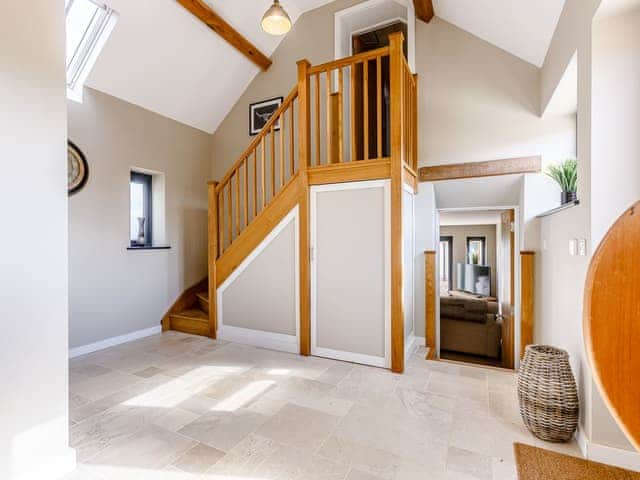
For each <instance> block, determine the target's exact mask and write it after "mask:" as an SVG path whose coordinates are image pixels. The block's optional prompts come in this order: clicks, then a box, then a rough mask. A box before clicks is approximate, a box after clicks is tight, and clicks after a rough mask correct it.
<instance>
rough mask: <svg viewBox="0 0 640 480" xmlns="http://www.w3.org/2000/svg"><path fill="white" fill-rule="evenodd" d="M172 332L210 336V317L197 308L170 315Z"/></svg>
mask: <svg viewBox="0 0 640 480" xmlns="http://www.w3.org/2000/svg"><path fill="white" fill-rule="evenodd" d="M169 320H170V322H171V330H177V331H179V332H183V333H190V334H192V335H203V336H205V337H208V336H209V315H207V314H206V313H205V312H203V311H202V310H200V309H197V308H191V309H188V310H183V311H181V312H180V313H173V314H171V315H169Z"/></svg>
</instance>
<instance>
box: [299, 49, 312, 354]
mask: <svg viewBox="0 0 640 480" xmlns="http://www.w3.org/2000/svg"><path fill="white" fill-rule="evenodd" d="M309 67H310V64H309V62H308V61H307V60H301V61H299V62H298V95H299V99H300V100H299V108H298V115H299V121H298V124H299V128H300V134H299V139H298V141H299V158H300V172H299V174H298V176H299V181H298V199H299V204H300V217H299V220H300V231H299V237H300V354H301V355H310V354H311V272H310V258H309V238H310V232H309V228H310V226H309V225H310V223H309V184H308V180H307V169H308V168H309V166H310V161H311V131H310V123H311V111H310V107H311V98H310V86H309V83H310V82H309Z"/></svg>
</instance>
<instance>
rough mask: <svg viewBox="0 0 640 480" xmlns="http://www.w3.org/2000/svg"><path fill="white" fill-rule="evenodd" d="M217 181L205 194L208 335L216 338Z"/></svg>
mask: <svg viewBox="0 0 640 480" xmlns="http://www.w3.org/2000/svg"><path fill="white" fill-rule="evenodd" d="M217 187H218V182H209V184H208V186H207V194H208V197H209V211H208V215H207V218H208V229H207V230H208V237H209V241H208V262H207V264H208V266H209V337H211V338H214V339H215V338H216V333H217V332H216V330H217V318H216V314H217V310H218V309H217V298H216V296H217V294H216V291H217V287H216V260H217V259H218V192H217Z"/></svg>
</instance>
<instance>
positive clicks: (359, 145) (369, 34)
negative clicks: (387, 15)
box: [351, 21, 407, 160]
mask: <svg viewBox="0 0 640 480" xmlns="http://www.w3.org/2000/svg"><path fill="white" fill-rule="evenodd" d="M395 32H402V33H403V34H404V37H405V38H406V37H407V24H406V23H405V22H402V21H393V22H391V23H388V24H386V25H381V26H377V27H373V28H371V29H369V30H365V31H361V32H357V33H354V34H353V35H352V36H351V51H352V52H353V55H357V54H359V53H364V52H368V51H371V50H376V49H378V48H383V47H387V46H389V35H390V34H392V33H395ZM403 49H404V55H405V58H406V56H407V42H404V44H403ZM365 63H366V65H365ZM353 68H354V71H353V77H352V81H353V82H354V84H353V95H354V107H355V108H354V112H355V114H354V115H355V122H354V128H355V132H354V133H355V135H354V138H355V143H356V145H355V148H356V158H358V159H364V160H369V159H376V158H385V157H389V156H390V154H391V130H390V128H389V123H390V122H389V119H390V112H391V105H390V103H389V98H390V76H389V57H383V58H382V59H381V60H380V64H379V65H378V63H377V62H376V60H369V61H367V62H364V63H358V64H356V65H355V66H354V67H353ZM378 75H379V76H380V79H381V87H380V92H378V93H377V94H374V95H371V94H368V95H366V96H365V95H364V92H365V91H366V92H376V88H377V87H378V84H377V77H378ZM365 83H366V85H365ZM365 88H366V89H365ZM378 101H380V103H381V109H382V115H381V118H380V119H378V118H377V116H376V115H367V118H368V120H367V123H368V125H367V127H368V130H367V131H369V132H375V131H377V128H378V122H379V121H380V122H381V126H380V127H381V132H382V148H381V151H378V144H377V141H376V140H377V139H376V136H375V135H370V136H369V138H366V139H365V138H364V134H363V132H364V130H365V129H364V120H363V119H364V110H365V107H366V109H367V111H369V112H375V111H376V107H377V103H378ZM365 142H367V144H368V145H367V147H368V148H367V149H366V150H365V148H364V146H365V145H364V144H365ZM365 151H366V152H368V153H367V154H366V155H367V156H368V158H365Z"/></svg>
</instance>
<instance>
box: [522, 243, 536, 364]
mask: <svg viewBox="0 0 640 480" xmlns="http://www.w3.org/2000/svg"><path fill="white" fill-rule="evenodd" d="M535 258H536V257H535V252H525V251H521V252H520V304H521V305H520V358H522V357H524V349H525V347H526V346H527V345H531V344H532V343H533V324H534V317H533V315H534V311H533V304H534V295H535V293H534V284H535V282H534V275H533V271H534V270H533V269H534V263H535Z"/></svg>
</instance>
